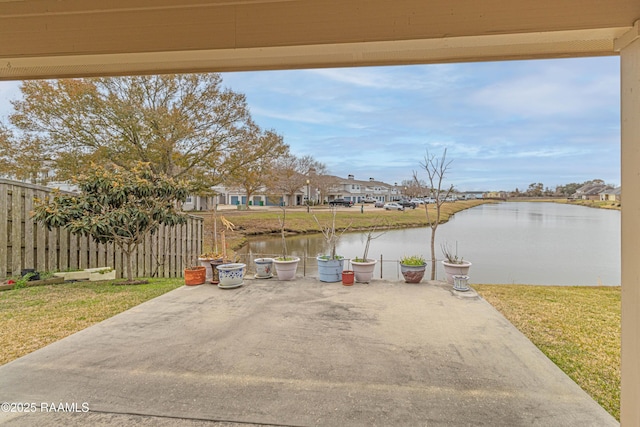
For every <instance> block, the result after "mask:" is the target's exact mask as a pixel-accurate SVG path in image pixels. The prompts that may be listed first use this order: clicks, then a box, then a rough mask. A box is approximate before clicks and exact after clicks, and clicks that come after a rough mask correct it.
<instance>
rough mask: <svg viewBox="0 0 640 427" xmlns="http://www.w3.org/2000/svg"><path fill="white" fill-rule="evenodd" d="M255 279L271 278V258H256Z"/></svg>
mask: <svg viewBox="0 0 640 427" xmlns="http://www.w3.org/2000/svg"><path fill="white" fill-rule="evenodd" d="M254 262H255V263H256V278H257V279H269V278H271V277H273V258H256V259H255V261H254Z"/></svg>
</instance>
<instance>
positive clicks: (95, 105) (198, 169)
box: [9, 73, 257, 188]
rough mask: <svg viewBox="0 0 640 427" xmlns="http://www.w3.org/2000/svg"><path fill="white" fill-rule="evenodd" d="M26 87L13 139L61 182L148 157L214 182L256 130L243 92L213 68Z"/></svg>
mask: <svg viewBox="0 0 640 427" xmlns="http://www.w3.org/2000/svg"><path fill="white" fill-rule="evenodd" d="M21 90H22V95H23V98H22V99H20V100H16V101H13V102H12V103H13V106H14V109H15V112H14V113H13V114H12V115H10V117H9V119H10V121H11V123H12V124H13V125H14V127H15V129H16V132H15V137H14V138H13V139H14V142H13V143H14V145H16V148H17V150H18V151H25V149H26V148H30V150H29V151H30V154H31V156H32V158H33V159H35V160H37V161H38V162H40V163H41V164H42V165H44V166H46V167H50V168H51V169H52V170H53V171H55V173H56V178H57V179H59V180H65V179H69V178H70V177H71V176H73V175H76V174H78V173H79V172H81V171H82V170H85V169H86V168H87V167H88V165H89V164H90V162H92V161H98V160H100V161H103V160H107V161H109V162H112V163H114V164H116V165H118V166H120V167H124V168H127V169H131V168H132V167H133V165H135V162H137V161H143V162H147V163H149V165H150V167H151V170H152V171H153V172H154V173H158V174H165V175H167V176H172V177H178V178H187V179H189V180H191V181H193V182H197V183H200V184H201V186H202V187H203V188H204V187H210V186H212V185H215V184H217V183H219V182H220V181H221V179H222V177H223V176H224V175H225V174H226V173H228V172H229V168H233V167H237V166H238V163H237V162H235V161H233V162H229V159H230V158H231V157H232V153H233V150H234V148H235V147H236V146H237V145H238V144H240V143H242V142H243V141H245V140H247V139H249V138H250V137H251V135H252V134H254V133H255V132H256V128H257V126H256V125H255V124H254V123H253V122H252V121H251V118H250V114H249V111H248V108H247V104H246V100H245V97H244V95H242V94H238V93H236V92H233V91H232V90H229V89H225V88H223V87H222V79H221V77H220V75H218V74H214V73H211V74H184V75H160V76H136V77H110V78H89V79H66V80H55V81H26V82H24V83H23V84H22V86H21ZM34 141H38V142H39V145H38V146H37V147H34V146H33V142H34ZM29 145H30V146H29ZM27 146H29V147H27ZM251 159H252V158H249V159H245V162H247V161H249V160H251ZM14 165H16V167H18V168H19V167H21V166H20V163H18V162H14Z"/></svg>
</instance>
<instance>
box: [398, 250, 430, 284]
mask: <svg viewBox="0 0 640 427" xmlns="http://www.w3.org/2000/svg"><path fill="white" fill-rule="evenodd" d="M426 270H427V262H426V260H425V259H424V257H423V256H422V255H411V256H404V257H402V258H401V259H400V272H401V273H402V276H403V277H404V281H405V282H406V283H420V281H421V280H422V278H423V277H424V272H425V271H426Z"/></svg>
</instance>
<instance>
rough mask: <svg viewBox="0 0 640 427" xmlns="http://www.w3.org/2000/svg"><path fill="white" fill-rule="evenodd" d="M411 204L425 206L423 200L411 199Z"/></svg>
mask: <svg viewBox="0 0 640 427" xmlns="http://www.w3.org/2000/svg"><path fill="white" fill-rule="evenodd" d="M410 201H411V203H413V204H414V205H416V206H418V205H424V201H423V200H421V199H411V200H410Z"/></svg>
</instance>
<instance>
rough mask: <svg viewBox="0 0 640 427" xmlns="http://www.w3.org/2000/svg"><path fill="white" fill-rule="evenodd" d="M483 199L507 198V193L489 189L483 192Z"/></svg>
mask: <svg viewBox="0 0 640 427" xmlns="http://www.w3.org/2000/svg"><path fill="white" fill-rule="evenodd" d="M482 198H483V199H506V198H507V193H506V192H505V191H487V192H486V193H484V194H482Z"/></svg>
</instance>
